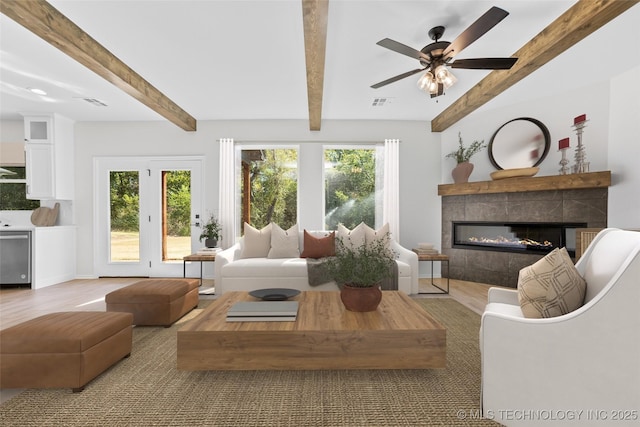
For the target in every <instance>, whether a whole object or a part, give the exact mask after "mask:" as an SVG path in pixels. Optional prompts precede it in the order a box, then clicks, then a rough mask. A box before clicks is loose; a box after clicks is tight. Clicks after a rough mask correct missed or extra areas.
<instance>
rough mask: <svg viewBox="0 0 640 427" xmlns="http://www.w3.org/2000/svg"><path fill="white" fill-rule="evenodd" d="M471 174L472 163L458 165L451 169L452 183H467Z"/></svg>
mask: <svg viewBox="0 0 640 427" xmlns="http://www.w3.org/2000/svg"><path fill="white" fill-rule="evenodd" d="M471 172H473V163H469V162H462V163H458V166H456V167H455V168H453V170H452V171H451V176H452V177H453V182H455V183H456V184H460V183H463V182H469V176H470V175H471Z"/></svg>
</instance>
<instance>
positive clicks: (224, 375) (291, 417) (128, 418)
mask: <svg viewBox="0 0 640 427" xmlns="http://www.w3.org/2000/svg"><path fill="white" fill-rule="evenodd" d="M416 301H417V302H418V303H419V304H420V305H422V306H423V307H424V308H425V309H426V310H427V311H428V312H429V313H431V314H432V315H433V316H434V317H435V318H437V319H438V320H439V321H440V322H441V323H442V324H443V325H444V326H445V327H446V328H447V368H446V369H429V370H349V371H240V372H235V371H234V372H224V371H207V372H184V371H178V370H177V369H176V331H177V330H178V329H179V328H180V326H181V324H182V323H184V322H185V321H187V320H189V319H190V318H193V317H194V316H196V315H198V314H199V313H200V312H201V311H202V307H204V306H206V304H208V303H209V301H208V300H203V301H202V300H201V304H200V308H199V309H196V310H194V311H192V312H191V313H189V314H188V315H187V316H185V318H183V319H181V320H180V321H179V322H178V323H176V324H175V325H173V326H172V327H171V328H162V327H136V328H134V332H133V351H132V354H131V357H130V358H128V359H125V360H122V361H121V362H119V363H118V364H116V365H115V366H113V367H112V368H110V369H109V370H108V371H106V372H104V373H103V374H102V375H100V376H99V377H98V378H96V379H95V380H93V381H92V382H90V383H89V384H88V385H87V387H86V388H85V390H84V391H83V392H81V393H75V394H74V393H72V392H71V390H69V389H51V390H26V391H24V392H22V393H21V394H19V395H17V396H15V397H14V398H13V399H11V400H9V401H8V402H5V403H4V404H2V406H0V425H2V426H38V427H41V426H140V427H142V426H234V427H235V426H484V425H487V426H491V425H493V426H496V425H497V424H495V423H494V422H491V421H488V420H483V419H480V418H479V416H478V413H479V401H480V355H479V349H478V330H479V326H480V317H479V316H478V315H477V314H476V313H474V312H472V311H470V310H469V309H467V308H466V307H464V306H462V305H461V304H459V303H458V302H456V301H454V300H452V299H450V298H433V299H416Z"/></svg>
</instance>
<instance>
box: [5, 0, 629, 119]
mask: <svg viewBox="0 0 640 427" xmlns="http://www.w3.org/2000/svg"><path fill="white" fill-rule="evenodd" d="M50 3H51V4H52V5H53V6H54V7H56V8H57V9H58V10H60V11H61V12H62V13H63V14H64V15H66V16H67V17H68V18H69V19H71V20H72V21H74V22H75V23H76V24H77V25H78V26H80V27H81V28H82V29H83V30H84V31H86V32H87V33H89V34H90V35H91V36H92V37H93V38H94V39H96V40H97V41H98V42H99V43H101V44H102V45H104V46H105V47H106V48H107V49H109V50H110V51H111V52H112V53H113V54H114V55H116V56H117V57H118V58H120V59H121V60H122V61H124V62H125V63H126V64H128V65H129V66H130V67H131V68H132V69H133V70H135V71H136V72H137V73H138V74H140V75H141V76H142V77H144V78H145V79H146V80H147V81H149V82H150V83H151V84H153V85H154V86H155V87H156V88H157V89H159V90H160V91H162V92H163V93H164V94H165V95H167V96H168V97H169V98H171V99H172V100H173V101H174V102H176V103H177V104H178V105H179V106H180V107H182V108H183V109H184V110H185V111H187V112H188V113H189V114H191V115H192V116H193V117H195V118H196V119H197V120H227V119H305V120H306V119H308V106H307V86H306V72H305V57H304V36H303V25H302V5H301V1H300V0H262V1H249V0H244V1H238V0H233V1H221V0H201V1H187V0H169V1H149V0H147V1H139V0H138V1H134V0H127V1H117V0H84V1H82V0H50ZM573 3H574V1H572V0H546V1H541V0H503V1H500V0H496V1H490V2H489V1H477V0H459V1H443V0H437V1H430V0H423V1H402V0H330V1H329V19H328V22H329V25H328V31H327V32H328V35H327V50H326V64H325V76H324V95H323V108H322V119H323V120H328V119H335V120H341V119H364V120H380V119H387V120H425V121H428V120H431V119H433V118H434V117H435V116H436V115H438V114H439V113H440V112H442V111H443V110H444V109H445V108H446V107H447V106H448V105H450V104H451V103H452V102H453V101H454V100H455V99H457V98H458V97H460V96H461V95H462V94H463V93H464V92H466V91H467V90H469V89H470V88H471V87H472V86H473V85H475V84H476V83H477V82H478V81H480V80H481V79H482V78H483V77H484V76H485V75H486V74H487V73H488V72H487V71H478V70H460V69H456V70H453V72H454V73H455V74H456V76H457V77H458V82H457V83H456V85H455V86H454V87H452V88H451V89H449V90H448V92H447V94H446V95H445V96H442V97H439V98H436V99H437V102H436V100H435V99H431V98H429V96H428V95H426V94H424V93H422V92H420V91H419V90H418V89H417V87H416V84H415V83H416V81H417V79H418V77H419V74H416V75H414V76H411V77H408V78H406V79H404V80H401V81H399V82H396V83H393V84H391V85H388V86H385V87H383V88H380V89H371V88H370V87H369V86H370V85H372V84H374V83H377V82H379V81H381V80H384V79H386V78H389V77H392V76H395V75H397V74H400V73H402V72H405V71H409V70H412V69H415V68H418V65H419V64H418V62H417V61H416V60H413V59H411V58H408V57H406V56H403V55H400V54H398V53H395V52H392V51H390V50H387V49H385V48H382V47H380V46H377V45H376V42H377V41H378V40H380V39H383V38H385V37H389V38H392V39H394V40H396V41H399V42H401V43H404V44H406V45H409V46H411V47H414V48H416V49H421V48H422V47H423V46H425V45H426V44H428V43H430V42H431V40H429V37H428V35H427V32H428V30H429V29H430V28H431V27H433V26H436V25H444V26H446V27H447V29H446V32H445V35H444V37H443V39H444V40H449V41H452V40H453V39H454V38H455V37H456V36H457V35H458V34H460V33H461V32H462V31H463V30H464V29H465V28H466V27H468V26H469V25H470V24H471V23H472V22H473V21H475V20H476V19H477V18H478V17H479V16H480V15H482V14H483V13H484V12H486V11H487V10H488V9H489V8H490V7H491V6H498V7H501V8H503V9H505V10H507V11H508V12H510V15H509V16H508V17H507V18H505V19H504V20H503V21H502V22H501V23H499V24H498V25H497V26H496V27H494V28H493V29H492V30H491V31H489V32H488V33H487V34H485V35H484V36H483V37H482V38H480V39H479V40H478V41H476V42H475V43H474V44H472V45H471V46H469V47H468V48H466V49H465V50H463V51H462V52H461V53H460V54H459V55H458V56H457V58H460V59H462V58H476V57H485V56H487V57H501V56H511V54H513V53H514V52H515V51H516V50H518V49H519V48H520V47H521V46H522V45H524V44H525V43H526V42H527V41H529V40H530V39H531V38H532V37H533V36H535V35H536V34H537V33H538V32H540V30H541V29H543V28H544V27H545V26H547V25H548V24H550V23H551V22H552V21H553V20H554V19H555V18H557V17H558V16H559V15H561V14H562V13H563V12H564V11H565V10H567V9H568V8H569V7H570V6H571V5H572V4H573ZM638 22H640V7H633V8H631V9H630V10H629V11H627V12H626V13H625V14H623V15H622V16H620V17H618V18H616V19H615V20H613V21H612V22H610V23H609V24H607V25H606V26H605V27H603V28H601V29H600V30H598V31H597V32H596V33H594V34H592V35H591V36H589V37H587V38H586V39H585V40H583V41H582V42H580V43H578V44H577V45H576V46H574V47H573V48H571V49H570V50H569V51H567V52H566V53H565V54H563V55H561V56H560V57H559V58H557V59H554V60H552V61H551V62H550V63H548V64H547V65H545V66H544V67H542V68H541V69H539V70H538V71H536V72H535V73H533V74H532V75H531V76H529V77H527V78H526V79H525V80H523V81H522V82H520V83H518V84H517V85H515V86H514V87H512V88H510V89H508V90H507V91H506V92H504V93H503V94H502V95H500V96H499V97H498V98H496V99H495V100H493V101H491V102H490V103H489V104H487V105H486V106H485V107H482V108H495V107H498V106H503V105H508V104H510V103H513V102H520V101H523V100H527V99H531V98H532V97H543V96H547V95H549V94H551V93H553V92H555V91H561V92H564V91H567V90H570V89H572V88H578V87H585V86H588V85H591V84H597V83H600V82H605V81H606V80H607V79H608V77H610V76H611V75H615V74H619V73H621V72H623V71H625V70H627V69H631V68H632V67H635V66H638V65H640V48H639V47H638V46H639V45H640V43H639V42H640V29H639V26H638ZM0 26H1V28H0V37H1V38H0V48H1V56H0V84H1V88H0V89H1V92H0V96H1V98H0V115H1V116H0V117H1V118H2V119H5V120H19V119H21V116H20V115H19V114H18V113H19V112H56V113H60V114H62V115H65V116H67V117H69V118H71V119H74V120H76V121H128V120H142V121H146V120H164V118H162V117H161V116H159V115H158V114H157V113H155V112H153V111H152V110H150V109H149V108H147V107H146V106H144V105H143V104H141V103H139V102H138V101H136V100H135V99H133V98H131V97H130V96H128V95H126V94H125V93H124V92H122V91H120V90H119V89H117V88H116V87H115V86H113V85H111V84H110V83H108V82H107V81H106V80H104V79H102V78H101V77H99V76H97V75H95V74H93V73H92V72H90V71H89V70H88V69H86V68H85V67H84V66H83V65H80V64H79V63H77V62H75V61H74V60H72V59H70V58H69V57H67V56H66V55H65V54H64V53H62V52H60V51H58V50H57V49H55V48H53V47H52V46H50V45H49V44H47V43H46V42H44V41H43V40H41V39H39V38H38V37H37V36H35V35H33V34H32V33H30V32H29V31H28V30H26V29H24V28H22V27H21V26H19V25H18V24H16V23H15V22H14V21H12V20H11V19H9V18H7V17H6V16H4V15H0ZM541 54H544V52H541ZM612 64H613V67H611V66H610V65H612ZM28 87H35V88H40V89H43V90H45V91H46V92H47V96H44V97H42V96H38V95H34V94H32V93H31V92H29V91H27V89H26V88H28ZM378 97H383V98H387V99H388V102H386V103H385V105H384V106H383V107H373V106H372V102H373V100H374V98H378ZM82 98H96V99H98V100H100V101H102V102H104V103H106V104H108V107H96V106H93V105H91V104H89V103H87V102H85V101H83V100H82Z"/></svg>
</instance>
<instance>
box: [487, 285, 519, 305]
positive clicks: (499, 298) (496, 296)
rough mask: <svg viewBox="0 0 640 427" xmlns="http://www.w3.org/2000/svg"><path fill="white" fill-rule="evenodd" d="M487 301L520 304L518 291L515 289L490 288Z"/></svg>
mask: <svg viewBox="0 0 640 427" xmlns="http://www.w3.org/2000/svg"><path fill="white" fill-rule="evenodd" d="M487 301H488V302H489V303H492V302H497V303H502V304H512V305H517V306H520V302H519V301H518V291H516V290H514V289H503V288H489V294H488V298H487Z"/></svg>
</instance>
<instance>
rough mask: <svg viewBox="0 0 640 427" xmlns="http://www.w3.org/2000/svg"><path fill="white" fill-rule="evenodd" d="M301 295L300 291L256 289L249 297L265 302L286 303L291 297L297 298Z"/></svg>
mask: <svg viewBox="0 0 640 427" xmlns="http://www.w3.org/2000/svg"><path fill="white" fill-rule="evenodd" d="M299 293H300V291H299V290H297V289H286V288H269V289H256V290H255V291H251V292H249V295H251V296H252V297H254V298H258V299H261V300H263V301H284V300H286V299H289V298H291V297H295V296H296V295H298V294H299Z"/></svg>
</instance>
